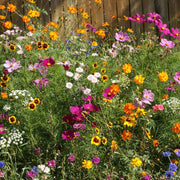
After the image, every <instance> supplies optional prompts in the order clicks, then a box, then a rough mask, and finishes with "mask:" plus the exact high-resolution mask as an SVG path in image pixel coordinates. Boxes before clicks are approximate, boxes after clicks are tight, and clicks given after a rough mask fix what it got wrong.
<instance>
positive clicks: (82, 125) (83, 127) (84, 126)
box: [73, 123, 86, 130]
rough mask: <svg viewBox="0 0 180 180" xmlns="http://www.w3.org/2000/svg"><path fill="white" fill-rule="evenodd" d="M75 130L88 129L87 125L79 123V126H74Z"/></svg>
mask: <svg viewBox="0 0 180 180" xmlns="http://www.w3.org/2000/svg"><path fill="white" fill-rule="evenodd" d="M73 128H74V129H81V130H85V129H86V125H85V124H81V123H78V124H74V125H73Z"/></svg>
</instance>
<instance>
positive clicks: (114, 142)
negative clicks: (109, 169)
mask: <svg viewBox="0 0 180 180" xmlns="http://www.w3.org/2000/svg"><path fill="white" fill-rule="evenodd" d="M111 143H112V144H111V149H112V150H113V151H115V150H117V149H118V145H117V144H116V141H114V140H113V141H112V142H111Z"/></svg>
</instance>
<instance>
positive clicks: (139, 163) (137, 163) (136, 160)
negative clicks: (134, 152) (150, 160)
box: [131, 157, 142, 167]
mask: <svg viewBox="0 0 180 180" xmlns="http://www.w3.org/2000/svg"><path fill="white" fill-rule="evenodd" d="M131 164H132V165H133V166H134V167H136V166H137V167H139V166H141V165H142V161H141V160H140V159H139V158H137V157H135V158H134V159H131Z"/></svg>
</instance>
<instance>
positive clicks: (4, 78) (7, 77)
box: [1, 74, 10, 83]
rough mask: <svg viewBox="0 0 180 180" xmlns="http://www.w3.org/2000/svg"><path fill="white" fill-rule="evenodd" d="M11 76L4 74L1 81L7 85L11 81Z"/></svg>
mask: <svg viewBox="0 0 180 180" xmlns="http://www.w3.org/2000/svg"><path fill="white" fill-rule="evenodd" d="M9 79H10V78H9V76H8V74H3V76H2V77H1V80H2V81H3V82H4V83H7V82H8V81H9Z"/></svg>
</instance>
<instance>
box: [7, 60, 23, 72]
mask: <svg viewBox="0 0 180 180" xmlns="http://www.w3.org/2000/svg"><path fill="white" fill-rule="evenodd" d="M15 61H16V59H15V58H12V59H11V61H8V60H6V61H5V63H4V67H5V68H6V69H7V70H8V72H9V73H11V72H13V71H14V70H16V69H18V68H21V66H20V61H17V62H15Z"/></svg>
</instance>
